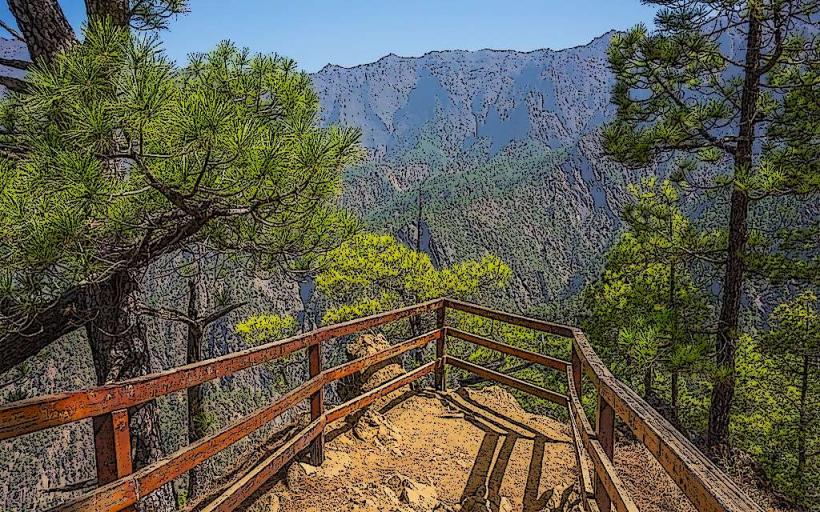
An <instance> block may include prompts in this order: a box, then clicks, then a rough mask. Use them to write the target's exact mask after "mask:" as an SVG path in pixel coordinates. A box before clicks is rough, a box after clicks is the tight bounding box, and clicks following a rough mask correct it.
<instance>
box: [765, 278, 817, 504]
mask: <svg viewBox="0 0 820 512" xmlns="http://www.w3.org/2000/svg"><path fill="white" fill-rule="evenodd" d="M818 308H820V302H818V300H817V296H816V295H815V294H814V293H813V292H811V291H804V292H802V293H800V294H798V295H796V296H795V297H794V298H792V299H791V300H789V301H786V302H784V303H782V304H780V305H778V306H777V307H776V308H775V310H774V311H773V312H772V314H771V317H770V325H771V327H770V329H769V330H768V331H766V332H765V333H764V335H763V336H762V341H761V348H762V351H763V354H764V355H765V356H766V357H767V358H769V359H770V360H771V361H774V362H775V363H774V364H775V366H776V367H777V369H778V370H779V373H780V375H782V376H783V377H784V380H785V381H786V383H787V386H786V389H784V390H782V391H783V393H782V395H781V403H785V404H788V405H789V407H790V408H791V409H792V414H791V415H790V417H791V418H796V421H794V422H793V423H794V424H793V425H790V427H791V429H792V432H795V434H794V435H795V437H796V440H797V441H796V443H795V445H796V450H795V451H796V459H797V460H796V464H795V466H794V469H793V471H794V473H793V475H792V476H793V481H794V482H795V483H796V488H797V489H796V490H797V494H798V495H800V496H801V497H803V498H804V499H806V498H809V496H808V492H809V487H808V485H810V483H811V484H813V485H816V484H817V478H815V477H816V472H809V471H808V469H807V463H808V462H809V458H810V457H816V456H817V453H816V449H817V447H818V443H820V437H818V434H820V424H818V421H819V420H820V416H818V414H817V410H818V405H820V397H818V395H817V391H818V389H817V382H818V380H817V377H818V370H820V314H818ZM790 390H794V392H793V393H792V392H790ZM811 445H814V448H815V450H814V452H812V453H810V452H809V449H808V448H809V446H811ZM810 473H811V475H812V476H809V474H810ZM807 476H809V478H807ZM809 499H810V498H809Z"/></svg>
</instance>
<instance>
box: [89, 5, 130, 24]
mask: <svg viewBox="0 0 820 512" xmlns="http://www.w3.org/2000/svg"><path fill="white" fill-rule="evenodd" d="M85 11H86V14H87V15H88V19H89V20H91V19H99V20H105V19H107V20H109V21H110V22H111V23H113V24H114V26H117V27H127V26H128V22H129V14H130V11H129V7H128V0H85Z"/></svg>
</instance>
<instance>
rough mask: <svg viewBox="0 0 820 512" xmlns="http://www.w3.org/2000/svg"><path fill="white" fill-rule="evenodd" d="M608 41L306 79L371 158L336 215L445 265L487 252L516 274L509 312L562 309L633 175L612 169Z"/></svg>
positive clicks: (329, 114) (393, 64)
mask: <svg viewBox="0 0 820 512" xmlns="http://www.w3.org/2000/svg"><path fill="white" fill-rule="evenodd" d="M612 36H613V32H610V33H607V34H604V35H602V36H600V37H598V38H596V39H594V40H593V41H591V42H590V43H589V44H587V45H585V46H579V47H575V48H569V49H565V50H560V51H553V50H536V51H533V52H527V53H523V52H515V51H497V50H481V51H476V52H469V51H442V52H431V53H428V54H426V55H424V56H422V57H417V58H416V57H413V58H406V57H398V56H396V55H392V54H391V55H388V56H386V57H384V58H382V59H380V60H379V61H377V62H374V63H372V64H366V65H362V66H357V67H353V68H342V67H339V66H327V67H325V68H324V69H322V70H321V71H319V72H318V73H316V74H315V75H314V76H313V81H314V86H315V88H316V90H317V92H318V93H319V95H320V97H321V103H322V106H323V114H322V120H323V122H325V123H340V124H343V125H348V126H358V127H360V128H361V129H362V135H363V143H364V145H365V146H366V147H367V148H368V150H369V154H370V156H369V159H368V161H367V162H365V163H364V164H362V165H360V166H358V167H357V168H355V169H351V170H350V171H349V172H348V173H347V177H346V184H345V189H344V193H343V199H342V200H343V202H344V204H346V205H347V206H349V207H351V208H353V209H354V210H356V211H358V212H359V213H360V214H361V215H362V216H363V217H364V218H365V219H366V220H367V221H368V222H369V224H370V226H371V227H372V228H374V229H379V230H387V231H391V232H394V233H397V234H398V235H399V236H400V237H402V238H404V239H405V240H407V241H411V240H412V241H415V237H416V233H417V227H416V225H415V224H416V210H417V204H418V197H417V196H418V193H419V189H420V190H421V191H422V202H423V210H424V211H423V215H422V225H421V229H420V231H421V238H422V246H423V247H424V248H425V250H427V251H428V252H430V253H431V255H432V256H433V258H434V260H436V261H438V262H440V263H450V262H453V261H456V260H459V259H462V258H465V257H470V256H475V255H478V254H481V253H483V252H487V251H490V252H494V253H496V254H498V255H499V256H501V257H502V258H504V259H505V260H506V261H507V262H508V263H509V264H510V265H511V266H512V267H513V270H514V271H515V279H514V283H513V286H512V289H511V291H510V293H509V296H508V297H507V302H508V303H509V305H513V304H514V305H515V306H517V307H518V308H520V309H529V308H531V307H533V306H536V305H538V304H541V303H543V302H546V301H555V300H556V299H561V298H565V297H567V296H569V295H571V294H572V293H573V292H574V291H576V290H577V289H578V288H579V286H580V285H581V284H582V282H583V281H584V278H585V276H588V275H590V274H591V272H593V271H594V270H596V269H597V268H598V266H599V265H600V262H601V256H602V254H603V251H604V250H605V249H606V247H608V245H609V244H610V243H611V242H612V240H613V237H614V235H615V233H616V231H617V228H618V215H617V212H618V209H619V207H620V204H621V203H622V201H623V200H624V196H625V184H626V183H627V182H629V181H634V180H636V179H638V176H637V175H636V174H634V173H633V172H630V171H627V170H626V169H624V168H621V167H619V166H616V165H614V164H612V163H609V162H607V161H606V160H605V159H604V158H603V155H602V149H601V147H600V143H599V139H598V131H599V129H600V127H601V125H602V124H603V123H604V121H605V120H606V119H607V118H609V117H610V116H611V115H612V113H613V107H612V106H611V105H610V103H609V93H610V89H611V87H612V85H613V77H612V75H611V74H610V72H609V71H608V69H607V65H606V50H607V47H608V45H609V41H610V40H611V38H612Z"/></svg>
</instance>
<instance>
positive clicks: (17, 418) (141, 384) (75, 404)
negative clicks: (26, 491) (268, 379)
mask: <svg viewBox="0 0 820 512" xmlns="http://www.w3.org/2000/svg"><path fill="white" fill-rule="evenodd" d="M442 305H443V301H442V300H432V301H428V302H424V303H422V304H417V305H414V306H409V307H406V308H401V309H396V310H393V311H388V312H386V313H380V314H377V315H372V316H368V317H365V318H359V319H356V320H351V321H349V322H344V323H341V324H336V325H332V326H328V327H322V328H320V329H316V330H314V331H311V332H308V333H304V334H300V335H298V336H294V337H291V338H287V339H284V340H281V341H276V342H273V343H267V344H265V345H260V346H258V347H254V348H250V349H246V350H242V351H239V352H235V353H233V354H228V355H225V356H221V357H217V358H214V359H209V360H206V361H201V362H198V363H193V364H189V365H185V366H181V367H178V368H174V369H171V370H167V371H164V372H160V373H154V374H151V375H146V376H142V377H137V378H134V379H129V380H125V381H120V382H115V383H111V384H106V385H104V386H99V387H95V388H90V389H85V390H80V391H72V392H67V393H57V394H53V395H45V396H41V397H36V398H31V399H28V400H22V401H20V402H14V403H12V404H8V405H5V406H3V407H0V440H3V439H9V438H12V437H17V436H21V435H24V434H28V433H31V432H37V431H39V430H43V429H46V428H51V427H56V426H59V425H64V424H66V423H71V422H74V421H79V420H82V419H85V418H90V417H93V416H101V415H104V414H107V413H110V412H112V411H115V410H117V409H127V408H129V407H133V406H135V405H139V404H141V403H145V402H148V401H150V400H153V399H155V398H157V397H160V396H163V395H167V394H169V393H173V392H175V391H181V390H183V389H186V388H189V387H192V386H195V385H198V384H202V383H204V382H207V381H210V380H213V379H216V378H219V377H224V376H227V375H232V374H234V373H236V372H238V371H240V370H244V369H246V368H250V367H252V366H256V365H258V364H261V363H265V362H268V361H271V360H274V359H278V358H280V357H282V356H285V355H288V354H291V353H293V352H295V351H297V350H301V349H305V348H308V347H310V346H314V345H316V344H318V343H322V342H324V341H327V340H329V339H332V338H336V337H340V336H346V335H348V334H352V333H355V332H359V331H362V330H365V329H370V328H373V327H378V326H380V325H384V324H387V323H390V322H393V321H396V320H399V319H402V318H406V317H409V316H412V315H418V314H421V313H424V312H428V311H434V310H436V309H438V308H440V307H442Z"/></svg>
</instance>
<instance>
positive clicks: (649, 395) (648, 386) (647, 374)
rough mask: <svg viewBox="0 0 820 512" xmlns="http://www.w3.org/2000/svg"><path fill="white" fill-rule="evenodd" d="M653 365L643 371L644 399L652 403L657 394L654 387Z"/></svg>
mask: <svg viewBox="0 0 820 512" xmlns="http://www.w3.org/2000/svg"><path fill="white" fill-rule="evenodd" d="M652 377H653V376H652V367H649V368H647V369H646V370H644V372H643V399H644V400H646V401H647V402H649V403H651V402H652V399H653V398H654V396H655V392H654V390H653V389H652V381H653V378H652Z"/></svg>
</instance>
